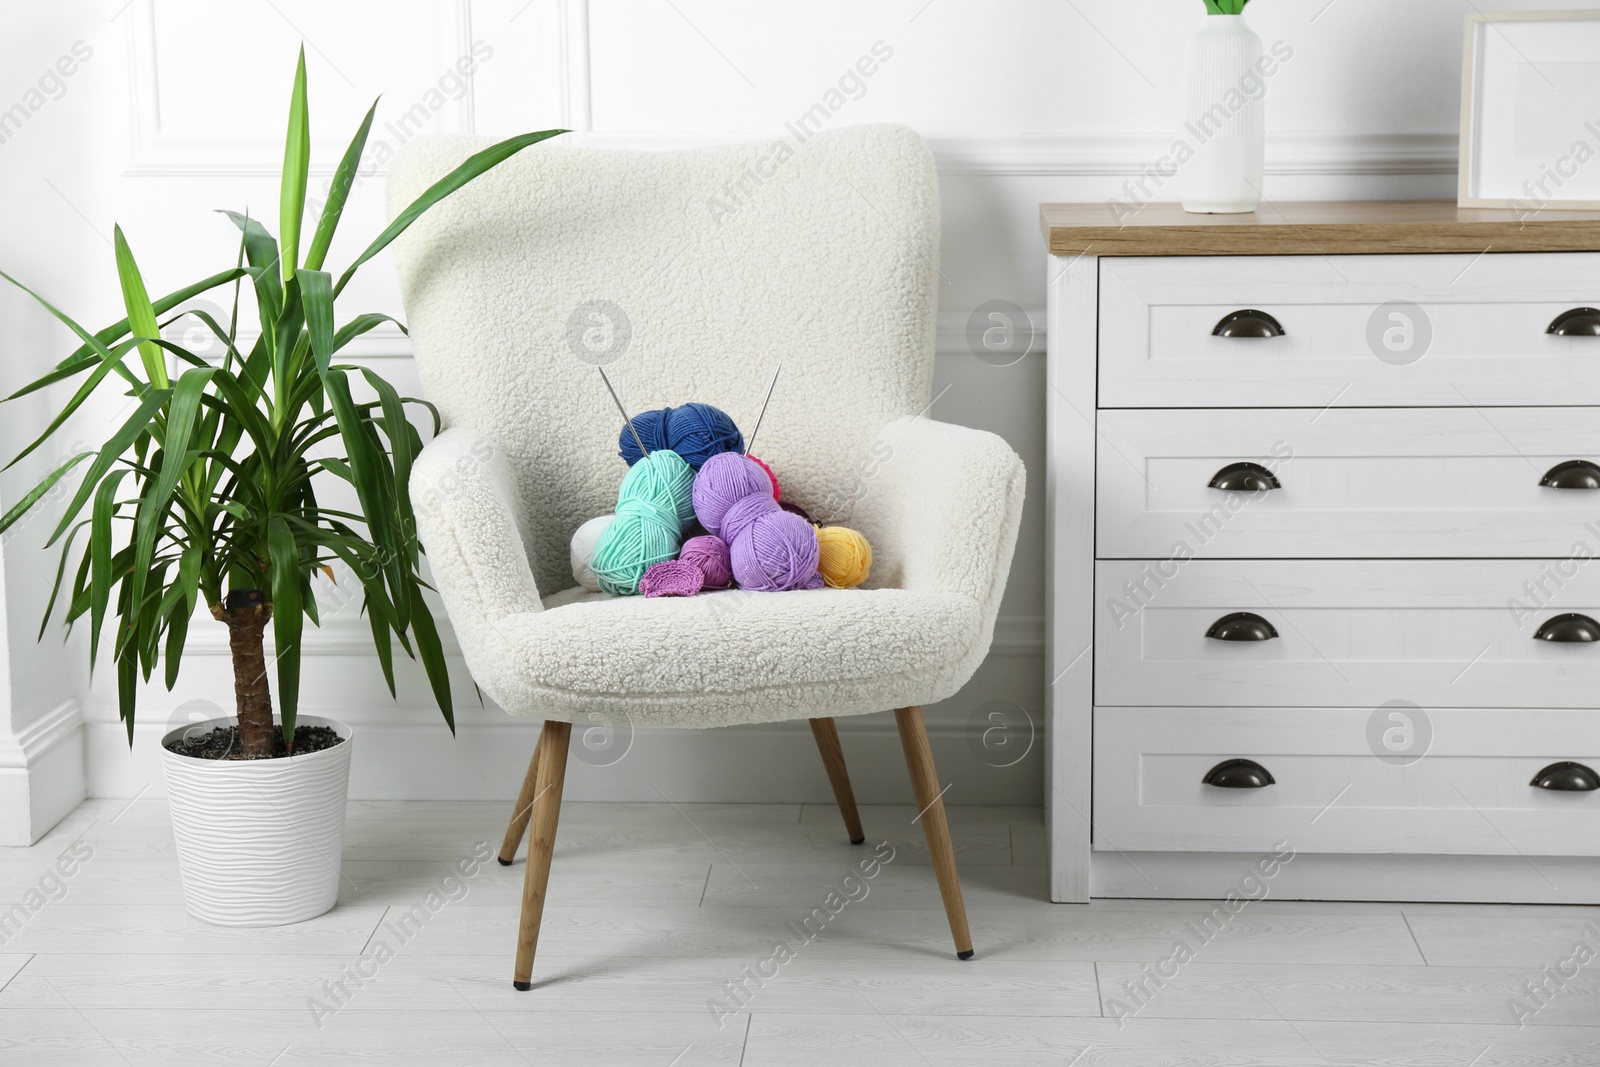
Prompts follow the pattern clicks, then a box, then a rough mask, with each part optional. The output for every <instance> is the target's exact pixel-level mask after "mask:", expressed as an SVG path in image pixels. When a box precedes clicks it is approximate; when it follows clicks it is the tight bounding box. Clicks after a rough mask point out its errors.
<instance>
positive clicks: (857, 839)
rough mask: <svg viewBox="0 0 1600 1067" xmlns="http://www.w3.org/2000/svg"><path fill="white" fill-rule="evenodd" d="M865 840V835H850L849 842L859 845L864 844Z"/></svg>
mask: <svg viewBox="0 0 1600 1067" xmlns="http://www.w3.org/2000/svg"><path fill="white" fill-rule="evenodd" d="M866 840H867V839H866V838H865V837H852V838H851V839H850V843H851V844H852V845H861V844H865V843H866Z"/></svg>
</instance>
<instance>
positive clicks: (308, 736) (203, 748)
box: [167, 726, 344, 760]
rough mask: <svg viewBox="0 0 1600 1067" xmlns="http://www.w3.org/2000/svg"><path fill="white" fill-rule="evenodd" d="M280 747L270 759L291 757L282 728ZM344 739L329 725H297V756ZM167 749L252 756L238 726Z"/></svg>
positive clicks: (216, 756) (236, 757)
mask: <svg viewBox="0 0 1600 1067" xmlns="http://www.w3.org/2000/svg"><path fill="white" fill-rule="evenodd" d="M273 737H274V740H275V741H276V746H275V748H274V749H273V753H272V755H271V756H267V757H263V758H266V759H283V758H284V757H286V756H288V755H289V754H290V753H289V750H288V748H287V747H286V746H285V745H284V743H283V733H282V732H281V731H279V732H277V733H275V734H274V735H273ZM343 743H344V738H342V737H340V736H339V735H338V734H337V733H335V732H334V731H333V730H332V729H330V728H329V727H326V726H296V727H295V728H294V755H296V756H304V755H306V754H307V753H310V752H321V751H322V750H323V749H325V748H332V747H333V746H334V745H338V744H343ZM167 751H169V752H176V753H177V754H178V755H180V756H192V757H193V758H195V759H228V760H243V759H249V758H250V757H249V756H246V755H244V753H243V751H242V750H241V749H240V747H239V728H238V727H237V726H218V727H217V728H216V729H214V730H212V731H211V732H209V733H205V734H200V735H198V736H195V737H180V738H178V739H177V740H176V741H171V742H168V744H167Z"/></svg>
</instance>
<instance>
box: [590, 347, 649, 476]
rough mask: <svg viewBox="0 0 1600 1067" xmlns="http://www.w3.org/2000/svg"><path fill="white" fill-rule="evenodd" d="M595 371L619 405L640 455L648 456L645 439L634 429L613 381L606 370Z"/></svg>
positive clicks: (618, 407)
mask: <svg viewBox="0 0 1600 1067" xmlns="http://www.w3.org/2000/svg"><path fill="white" fill-rule="evenodd" d="M595 370H597V371H599V372H600V380H601V381H602V382H605V383H606V392H608V393H610V394H611V399H612V402H614V403H615V404H616V405H617V410H618V411H620V412H622V421H623V422H625V423H627V424H628V431H629V432H630V433H632V434H633V440H634V442H635V443H636V444H637V445H638V446H639V451H640V453H641V454H643V455H646V456H648V455H649V454H650V450H649V449H648V448H646V447H644V438H642V437H640V436H639V431H638V430H637V429H635V428H634V425H633V420H632V419H630V418H628V409H627V408H625V407H623V406H622V398H621V397H619V396H617V391H616V390H615V389H613V388H612V387H611V379H610V378H607V377H606V370H605V368H604V367H596V368H595Z"/></svg>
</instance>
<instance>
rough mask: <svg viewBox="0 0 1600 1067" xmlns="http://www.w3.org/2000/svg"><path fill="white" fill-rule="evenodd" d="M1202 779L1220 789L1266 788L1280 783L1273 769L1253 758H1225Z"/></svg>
mask: <svg viewBox="0 0 1600 1067" xmlns="http://www.w3.org/2000/svg"><path fill="white" fill-rule="evenodd" d="M1201 781H1203V782H1204V783H1205V784H1206V785H1212V786H1216V787H1217V788H1219V789H1264V788H1265V787H1267V786H1269V785H1276V784H1277V783H1278V780H1277V779H1276V778H1274V777H1272V772H1271V771H1269V770H1267V769H1266V768H1265V767H1263V766H1261V764H1259V763H1257V762H1256V761H1255V760H1253V759H1243V758H1239V759H1228V760H1223V761H1222V762H1221V763H1219V764H1217V765H1216V766H1215V767H1213V768H1211V769H1210V770H1209V771H1207V772H1206V776H1205V777H1204V778H1203V779H1201Z"/></svg>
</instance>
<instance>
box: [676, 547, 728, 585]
mask: <svg viewBox="0 0 1600 1067" xmlns="http://www.w3.org/2000/svg"><path fill="white" fill-rule="evenodd" d="M678 558H679V559H680V560H682V561H683V562H685V563H692V564H694V565H695V566H696V567H698V568H700V573H701V575H702V576H703V577H704V578H705V588H707V589H726V588H728V586H730V585H732V584H733V563H732V561H731V560H730V559H729V556H728V542H726V541H724V540H723V539H722V538H720V537H716V536H714V535H712V534H705V535H704V536H701V537H691V538H689V540H687V541H685V542H684V543H683V550H682V551H681V552H679V553H678Z"/></svg>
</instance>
